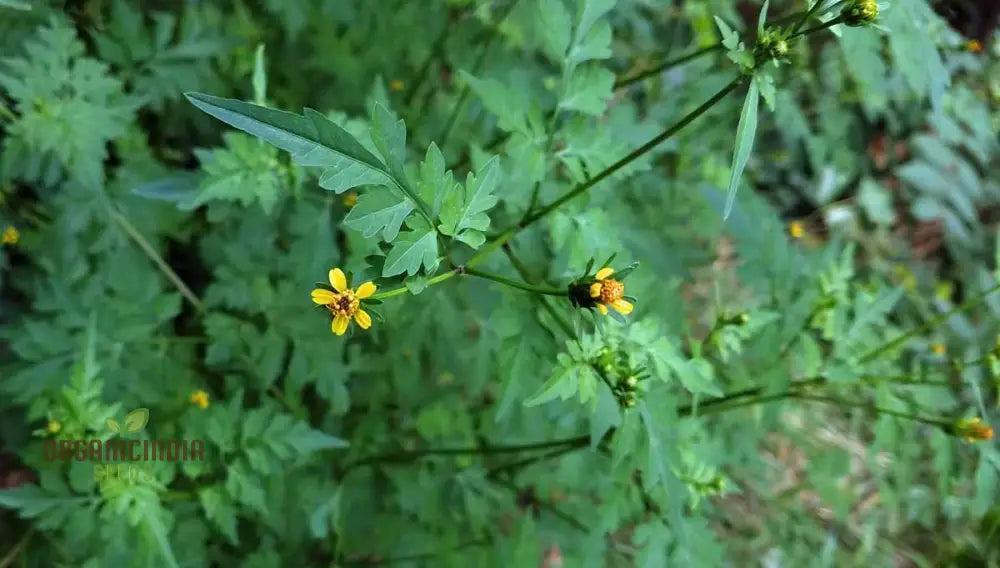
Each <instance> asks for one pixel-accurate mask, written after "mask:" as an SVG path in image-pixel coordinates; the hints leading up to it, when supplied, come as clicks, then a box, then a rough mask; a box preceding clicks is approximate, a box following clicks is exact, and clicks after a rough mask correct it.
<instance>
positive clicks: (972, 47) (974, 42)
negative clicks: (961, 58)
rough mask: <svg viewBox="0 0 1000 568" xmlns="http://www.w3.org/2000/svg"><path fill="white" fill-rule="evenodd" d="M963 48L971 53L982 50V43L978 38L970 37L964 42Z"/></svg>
mask: <svg viewBox="0 0 1000 568" xmlns="http://www.w3.org/2000/svg"><path fill="white" fill-rule="evenodd" d="M965 49H967V50H969V51H971V52H973V53H979V52H980V51H982V50H983V44H982V43H980V41H979V40H978V39H970V40H969V41H967V42H966V43H965Z"/></svg>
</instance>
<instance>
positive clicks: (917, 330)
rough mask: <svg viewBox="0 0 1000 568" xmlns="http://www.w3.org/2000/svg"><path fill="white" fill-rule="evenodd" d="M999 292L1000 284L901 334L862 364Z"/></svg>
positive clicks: (871, 353)
mask: <svg viewBox="0 0 1000 568" xmlns="http://www.w3.org/2000/svg"><path fill="white" fill-rule="evenodd" d="M997 290H1000V284H997V285H996V286H994V287H992V288H990V289H988V290H986V291H985V292H982V293H980V294H979V295H977V296H973V297H972V298H969V299H968V300H966V301H965V302H963V303H961V304H959V305H958V306H955V307H954V308H952V309H950V310H948V311H947V312H945V313H943V314H941V315H940V316H938V317H936V318H934V319H933V320H931V321H930V322H928V323H927V324H925V325H923V326H920V327H917V328H913V329H910V330H908V331H906V332H904V333H902V334H900V335H899V336H897V337H896V338H895V339H892V340H890V341H887V342H885V343H883V344H882V345H879V346H878V347H875V348H874V349H872V350H871V351H869V352H868V353H865V354H864V355H862V356H861V359H860V362H861V363H868V362H870V361H873V360H875V359H877V358H878V357H879V356H880V355H882V354H883V353H885V352H887V351H891V350H892V349H895V348H896V347H899V346H900V345H902V344H903V343H906V341H907V340H909V339H910V338H911V337H914V336H916V335H921V334H923V333H926V332H928V331H930V330H932V329H934V328H935V327H937V326H939V325H941V324H942V323H944V322H946V321H948V319H950V318H951V317H952V316H954V315H956V314H960V313H962V312H966V311H968V310H971V309H972V308H974V307H976V306H978V305H979V304H981V303H982V302H983V300H985V299H986V297H987V296H989V295H990V294H992V293H993V292H996V291H997Z"/></svg>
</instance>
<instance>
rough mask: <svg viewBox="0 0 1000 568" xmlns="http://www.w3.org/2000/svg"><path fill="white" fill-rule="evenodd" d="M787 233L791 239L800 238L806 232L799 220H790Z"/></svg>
mask: <svg viewBox="0 0 1000 568" xmlns="http://www.w3.org/2000/svg"><path fill="white" fill-rule="evenodd" d="M788 234H789V235H791V236H792V238H793V239H801V238H802V237H804V236H805V234H806V228H805V226H804V225H803V224H802V222H801V221H792V222H791V223H789V224H788Z"/></svg>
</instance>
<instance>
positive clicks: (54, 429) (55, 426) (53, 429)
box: [45, 420, 62, 434]
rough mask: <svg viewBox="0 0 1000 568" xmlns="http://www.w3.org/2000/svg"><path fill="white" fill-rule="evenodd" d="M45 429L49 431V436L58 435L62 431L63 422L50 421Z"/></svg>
mask: <svg viewBox="0 0 1000 568" xmlns="http://www.w3.org/2000/svg"><path fill="white" fill-rule="evenodd" d="M45 429H46V430H48V432H49V434H58V433H59V431H60V430H62V422H60V421H58V420H49V423H48V425H47V426H45Z"/></svg>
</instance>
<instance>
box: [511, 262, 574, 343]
mask: <svg viewBox="0 0 1000 568" xmlns="http://www.w3.org/2000/svg"><path fill="white" fill-rule="evenodd" d="M503 252H504V253H505V254H506V255H507V258H508V259H509V260H510V263H511V265H512V266H513V267H514V270H517V273H518V274H520V275H521V278H524V280H525V281H526V282H532V281H534V280H535V278H534V276H532V274H531V271H529V270H528V267H527V266H525V265H524V263H523V262H521V259H519V258H518V257H517V255H515V254H514V249H513V248H511V247H510V246H505V247H503ZM538 301H539V303H540V304H542V308H544V309H545V311H546V312H548V313H549V315H550V316H552V319H553V320H555V322H556V325H558V326H559V327H560V328H562V330H563V331H564V332H565V333H566V335H568V336H569V337H571V338H575V337H576V332H574V331H573V326H572V325H570V324H569V322H568V321H566V318H564V317H563V316H562V314H560V313H559V312H557V311H556V309H555V308H554V307H552V304H550V303H549V299H548V298H545V297H540V298H538Z"/></svg>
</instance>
